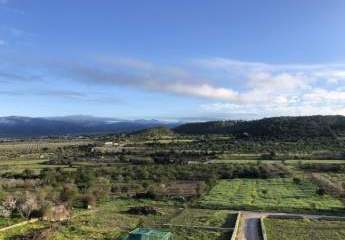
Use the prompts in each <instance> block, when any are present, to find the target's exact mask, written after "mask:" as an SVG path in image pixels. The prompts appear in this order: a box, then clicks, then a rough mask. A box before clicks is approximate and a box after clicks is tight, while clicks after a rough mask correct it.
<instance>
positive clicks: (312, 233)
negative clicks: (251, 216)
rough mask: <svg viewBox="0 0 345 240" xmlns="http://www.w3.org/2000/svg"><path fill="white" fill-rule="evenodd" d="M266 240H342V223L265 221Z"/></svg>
mask: <svg viewBox="0 0 345 240" xmlns="http://www.w3.org/2000/svg"><path fill="white" fill-rule="evenodd" d="M264 223H265V228H266V233H267V239H268V240H276V239H279V240H291V239H294V240H310V239H313V240H343V239H345V222H344V221H326V220H308V219H303V220H302V219H301V220H292V219H289V220H287V219H269V218H267V219H265V220H264Z"/></svg>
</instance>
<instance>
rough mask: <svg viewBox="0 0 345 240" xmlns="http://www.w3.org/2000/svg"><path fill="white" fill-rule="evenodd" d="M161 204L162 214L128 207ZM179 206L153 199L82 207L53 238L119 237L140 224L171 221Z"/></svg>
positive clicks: (54, 239) (73, 239) (115, 201)
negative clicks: (139, 212) (142, 212)
mask: <svg viewBox="0 0 345 240" xmlns="http://www.w3.org/2000/svg"><path fill="white" fill-rule="evenodd" d="M147 205H149V206H158V207H159V208H160V210H161V211H162V213H163V214H162V215H147V216H144V215H133V214H128V213H127V212H126V211H127V210H128V209H129V208H130V207H133V206H147ZM177 211H178V209H177V208H175V207H173V206H172V205H170V203H169V202H168V203H164V202H156V201H150V200H130V199H128V200H125V199H124V200H114V201H110V202H106V203H103V204H101V205H100V206H99V207H97V208H95V209H94V210H90V211H82V212H80V213H78V214H76V216H75V217H74V218H73V219H72V220H71V221H70V222H69V223H68V224H65V225H63V226H61V227H60V228H59V230H58V231H57V232H56V233H55V234H54V237H53V238H52V239H51V240H62V239H72V240H81V239H117V238H118V237H119V236H121V235H123V234H124V233H126V232H128V231H130V230H132V229H134V228H136V227H137V226H138V225H139V224H141V225H143V226H152V225H157V224H163V223H168V222H169V221H170V219H171V218H172V217H173V216H175V214H176V213H177Z"/></svg>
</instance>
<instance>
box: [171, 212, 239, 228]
mask: <svg viewBox="0 0 345 240" xmlns="http://www.w3.org/2000/svg"><path fill="white" fill-rule="evenodd" d="M236 217H237V213H234V212H231V211H227V210H216V211H215V210H207V209H186V210H184V211H183V212H182V213H181V214H179V215H178V216H177V217H175V218H173V219H172V220H171V221H170V223H171V224H176V225H186V226H205V227H206V226H212V227H223V228H231V227H233V226H234V225H235V222H236Z"/></svg>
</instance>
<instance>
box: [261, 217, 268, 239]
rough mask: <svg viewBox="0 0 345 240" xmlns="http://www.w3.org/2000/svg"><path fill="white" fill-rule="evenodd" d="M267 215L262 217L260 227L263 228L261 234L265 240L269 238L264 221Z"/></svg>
mask: <svg viewBox="0 0 345 240" xmlns="http://www.w3.org/2000/svg"><path fill="white" fill-rule="evenodd" d="M264 219H265V217H261V218H260V229H261V236H262V239H263V240H267V232H266V227H265V223H264Z"/></svg>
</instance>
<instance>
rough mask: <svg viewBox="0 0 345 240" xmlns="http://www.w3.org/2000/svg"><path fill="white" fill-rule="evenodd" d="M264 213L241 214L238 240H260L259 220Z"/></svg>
mask: <svg viewBox="0 0 345 240" xmlns="http://www.w3.org/2000/svg"><path fill="white" fill-rule="evenodd" d="M263 216H267V214H266V213H255V212H243V213H242V219H243V220H242V225H241V228H240V230H239V233H238V240H262V237H261V234H260V232H259V230H260V228H259V227H260V225H259V224H260V218H261V217H263Z"/></svg>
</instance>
